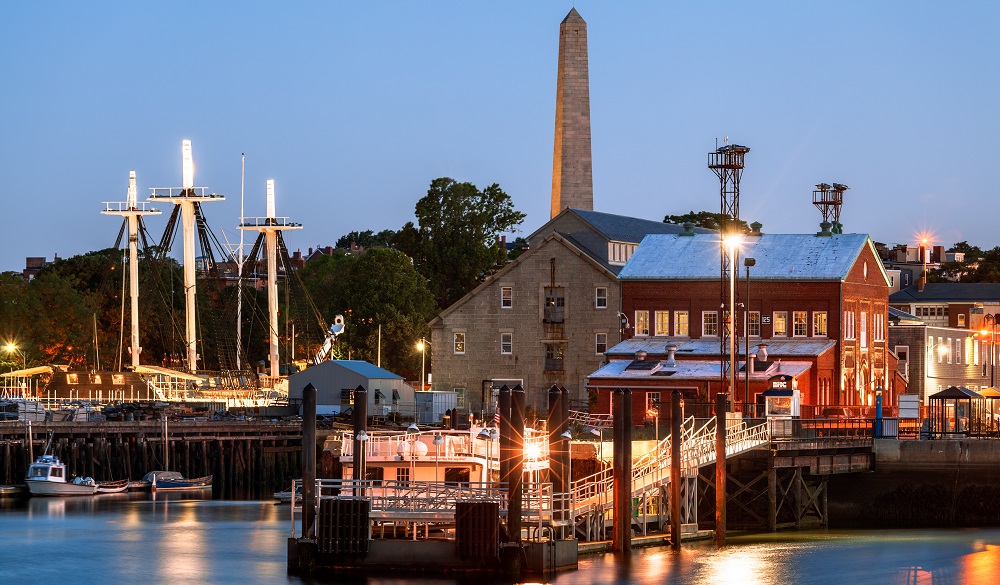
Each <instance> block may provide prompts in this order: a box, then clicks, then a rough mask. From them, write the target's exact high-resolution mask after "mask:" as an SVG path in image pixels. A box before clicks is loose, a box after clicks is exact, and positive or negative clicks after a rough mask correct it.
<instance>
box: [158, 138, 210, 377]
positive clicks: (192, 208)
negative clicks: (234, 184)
mask: <svg viewBox="0 0 1000 585" xmlns="http://www.w3.org/2000/svg"><path fill="white" fill-rule="evenodd" d="M206 191H207V189H206V188H205V187H195V186H194V159H193V157H192V155H191V141H190V140H184V141H183V142H181V187H179V188H178V187H161V188H154V189H152V194H151V195H150V196H149V199H150V200H152V201H167V202H169V203H173V204H174V205H177V206H178V207H180V212H181V227H182V229H183V230H184V232H183V238H184V263H183V266H184V323H185V333H184V349H185V353H186V354H187V363H188V370H189V371H190V372H191V373H192V374H193V373H195V372H197V370H198V348H197V346H196V342H197V339H198V336H197V333H198V330H197V329H196V326H195V288H196V286H197V279H196V275H195V258H194V254H195V242H194V236H195V217H196V216H197V215H200V206H201V204H202V203H204V202H207V201H223V200H225V196H223V195H219V194H216V193H206ZM206 268H207V267H206Z"/></svg>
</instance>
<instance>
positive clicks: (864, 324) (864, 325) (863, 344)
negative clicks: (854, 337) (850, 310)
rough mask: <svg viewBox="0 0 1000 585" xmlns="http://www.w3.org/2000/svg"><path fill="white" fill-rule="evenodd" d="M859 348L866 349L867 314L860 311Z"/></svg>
mask: <svg viewBox="0 0 1000 585" xmlns="http://www.w3.org/2000/svg"><path fill="white" fill-rule="evenodd" d="M860 341H861V347H868V313H866V312H864V311H861V340H860Z"/></svg>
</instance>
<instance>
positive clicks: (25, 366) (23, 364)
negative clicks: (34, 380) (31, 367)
mask: <svg viewBox="0 0 1000 585" xmlns="http://www.w3.org/2000/svg"><path fill="white" fill-rule="evenodd" d="M3 349H4V351H6V352H7V355H10V354H12V353H14V352H17V353H18V355H20V356H21V369H23V370H26V369H28V358H27V357H25V355H24V352H22V351H21V350H20V349H18V348H17V346H16V345H14V344H13V343H8V344H7V345H5V346H4V348H3Z"/></svg>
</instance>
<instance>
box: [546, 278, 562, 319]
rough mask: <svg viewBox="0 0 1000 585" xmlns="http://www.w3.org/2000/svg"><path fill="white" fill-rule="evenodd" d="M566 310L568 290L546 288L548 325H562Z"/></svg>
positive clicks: (552, 287) (553, 287)
mask: <svg viewBox="0 0 1000 585" xmlns="http://www.w3.org/2000/svg"><path fill="white" fill-rule="evenodd" d="M565 310H566V290H565V289H564V288H562V287H561V286H560V287H555V286H547V287H545V315H544V320H545V322H546V323H562V322H563V313H564V312H565Z"/></svg>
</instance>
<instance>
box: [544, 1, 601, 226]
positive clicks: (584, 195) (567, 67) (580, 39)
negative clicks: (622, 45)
mask: <svg viewBox="0 0 1000 585" xmlns="http://www.w3.org/2000/svg"><path fill="white" fill-rule="evenodd" d="M588 69H589V65H588V59H587V23H586V22H585V21H584V20H583V17H581V16H580V13H579V12H577V11H576V8H574V9H572V10H570V11H569V14H567V15H566V18H564V19H563V21H562V24H560V25H559V77H558V81H557V83H556V137H555V155H554V156H553V160H552V214H551V216H550V218H552V217H555V216H557V215H559V212H560V211H562V210H563V209H565V208H567V207H572V208H574V209H587V210H592V209H594V177H593V163H592V161H591V154H590V74H589V73H588Z"/></svg>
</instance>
